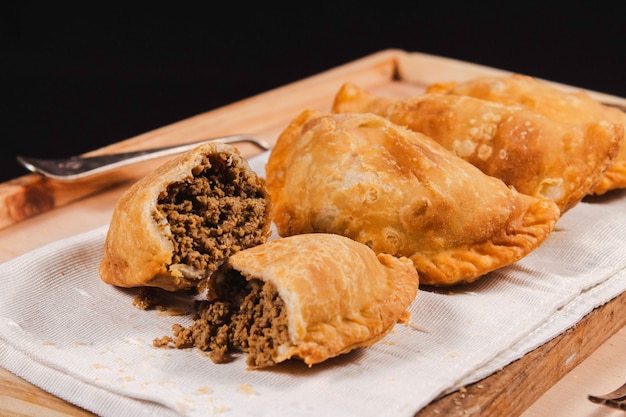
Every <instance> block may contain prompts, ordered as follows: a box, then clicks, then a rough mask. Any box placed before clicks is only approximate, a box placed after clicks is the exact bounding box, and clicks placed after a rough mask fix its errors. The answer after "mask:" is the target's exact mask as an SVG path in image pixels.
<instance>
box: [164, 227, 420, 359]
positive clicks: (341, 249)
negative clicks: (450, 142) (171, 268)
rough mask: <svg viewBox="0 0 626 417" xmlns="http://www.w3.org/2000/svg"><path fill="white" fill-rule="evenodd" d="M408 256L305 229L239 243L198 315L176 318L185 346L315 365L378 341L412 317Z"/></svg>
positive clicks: (413, 289)
mask: <svg viewBox="0 0 626 417" xmlns="http://www.w3.org/2000/svg"><path fill="white" fill-rule="evenodd" d="M418 284H419V282H418V275H417V272H416V271H415V268H414V266H413V264H412V263H411V261H410V260H408V259H406V258H396V257H393V256H391V255H387V254H378V255H377V254H375V253H374V252H373V251H372V250H371V249H370V248H368V247H367V246H365V245H363V244H361V243H358V242H355V241H353V240H351V239H349V238H346V237H343V236H339V235H333V234H324V233H317V234H303V235H297V236H291V237H287V238H284V239H276V240H272V241H270V242H268V243H266V244H264V245H260V246H256V247H254V248H251V249H246V250H243V251H240V252H238V253H236V254H234V255H233V256H231V257H230V259H229V260H228V262H227V263H226V264H224V266H223V267H222V268H221V269H220V270H219V271H218V272H217V273H216V274H215V275H214V276H213V277H212V278H211V279H210V280H209V289H210V297H208V299H207V300H206V301H203V302H202V303H201V304H200V306H199V308H198V318H197V319H196V320H195V322H194V324H193V325H192V326H190V327H189V328H187V329H185V328H182V327H175V329H174V330H175V336H174V338H173V339H172V338H170V339H166V340H165V341H166V342H172V343H174V344H175V345H177V346H179V347H191V346H195V347H197V348H200V349H202V350H206V351H210V352H211V353H210V356H211V358H212V359H213V360H214V361H215V362H218V363H219V362H224V361H226V360H227V359H228V356H229V353H230V352H231V351H232V350H237V351H243V352H245V353H246V354H247V364H248V365H249V366H250V367H251V368H263V367H268V366H273V365H275V364H277V363H280V362H283V361H285V360H288V359H290V358H299V359H301V360H303V361H304V362H305V363H306V364H307V365H309V366H312V365H314V364H317V363H320V362H323V361H325V360H327V359H329V358H332V357H335V356H338V355H341V354H344V353H347V352H349V351H351V350H353V349H356V348H360V347H365V346H370V345H372V344H374V343H376V342H377V341H379V340H380V339H382V338H383V337H384V336H385V335H386V334H387V333H389V331H390V330H391V329H392V328H393V326H394V325H395V324H396V323H397V322H398V321H401V320H406V319H408V312H407V308H408V306H409V304H410V303H411V302H412V301H413V299H414V298H415V296H416V294H417V291H418Z"/></svg>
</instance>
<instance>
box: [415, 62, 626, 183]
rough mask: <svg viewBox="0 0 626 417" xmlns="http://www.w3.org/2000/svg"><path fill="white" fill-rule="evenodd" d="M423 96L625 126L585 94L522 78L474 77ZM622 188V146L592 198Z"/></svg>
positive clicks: (625, 162)
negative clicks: (469, 100) (446, 96)
mask: <svg viewBox="0 0 626 417" xmlns="http://www.w3.org/2000/svg"><path fill="white" fill-rule="evenodd" d="M426 92H427V93H446V94H456V95H462V96H472V97H477V98H481V99H485V100H490V101H495V102H498V103H502V104H506V105H522V106H524V107H527V108H529V109H531V110H534V111H536V112H537V113H540V114H543V115H544V116H546V117H549V118H551V119H554V120H558V121H561V122H566V123H589V122H600V121H602V120H608V121H610V122H613V123H617V124H620V125H622V126H626V113H624V112H623V111H621V110H619V109H617V108H615V107H611V106H608V105H605V104H602V103H601V102H599V101H598V100H595V99H594V98H592V97H591V96H590V95H589V94H588V93H587V92H585V91H582V90H580V91H563V90H562V89H559V88H557V87H555V86H553V85H551V84H549V83H547V82H545V81H542V80H538V79H537V78H534V77H530V76H527V75H522V74H512V75H510V76H500V77H498V76H484V77H477V78H474V79H471V80H468V81H465V82H462V83H455V82H449V83H438V84H434V85H431V86H429V87H428V89H427V90H426ZM618 188H626V145H624V144H622V147H621V148H620V151H619V154H618V155H617V157H616V158H615V160H614V161H613V164H612V165H611V166H610V167H609V168H608V170H607V171H606V173H605V174H604V176H603V177H602V179H601V180H600V182H599V183H598V184H597V185H596V186H595V187H594V188H593V190H592V193H593V194H604V193H606V192H607V191H610V190H613V189H618Z"/></svg>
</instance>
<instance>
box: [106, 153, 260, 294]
mask: <svg viewBox="0 0 626 417" xmlns="http://www.w3.org/2000/svg"><path fill="white" fill-rule="evenodd" d="M271 209H272V205H271V199H270V196H269V193H268V192H267V189H266V187H265V182H264V180H263V179H262V178H260V177H258V176H257V174H256V173H255V172H254V171H253V170H252V169H251V168H250V167H249V165H248V163H247V161H246V160H245V159H244V158H242V157H241V155H240V154H239V151H238V150H237V149H236V148H234V147H233V146H231V145H228V144H221V143H211V142H209V143H206V144H203V145H200V146H198V147H197V148H195V149H193V150H192V151H189V152H187V153H186V154H183V155H180V156H179V157H177V158H173V159H171V160H169V161H167V162H166V163H164V164H163V165H161V166H160V167H159V168H157V169H156V170H154V171H153V172H151V173H149V174H148V175H146V176H145V177H144V178H142V179H140V180H139V181H137V182H136V183H135V184H133V186H132V187H130V188H129V189H128V190H127V191H126V192H125V193H124V194H123V195H122V197H121V198H120V199H119V200H118V202H117V205H116V206H115V208H114V211H113V215H112V217H111V222H110V224H109V229H108V232H107V236H106V242H105V246H104V257H103V259H102V262H101V264H100V269H99V270H100V276H101V278H102V280H103V281H104V282H106V283H108V284H113V285H116V286H120V287H140V286H148V287H160V288H163V289H165V290H170V291H175V290H181V289H188V288H193V287H195V286H197V285H199V284H200V283H202V281H204V280H205V279H206V278H207V277H208V276H209V275H210V274H211V273H212V272H213V271H215V270H216V269H217V268H218V267H219V266H220V265H221V264H222V263H224V261H225V260H226V259H227V258H228V256H229V255H231V254H232V253H235V252H237V251H239V250H241V249H245V248H248V247H251V246H255V245H258V244H261V243H264V242H265V241H266V240H267V239H268V238H269V236H270V234H271V230H270V225H271Z"/></svg>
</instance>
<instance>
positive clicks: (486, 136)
mask: <svg viewBox="0 0 626 417" xmlns="http://www.w3.org/2000/svg"><path fill="white" fill-rule="evenodd" d="M333 111H334V112H370V111H371V112H375V113H377V114H379V115H380V116H383V117H385V118H387V119H388V120H390V121H391V122H393V123H396V124H399V125H402V126H406V127H408V128H409V129H411V130H414V131H417V132H420V133H423V134H425V135H427V136H429V137H431V138H432V139H434V140H435V141H437V142H438V143H440V144H441V145H443V146H444V147H445V148H446V149H449V150H451V151H453V152H454V153H455V154H456V155H457V156H459V157H461V158H463V159H464V160H466V161H468V162H470V163H471V164H472V165H474V166H476V167H478V168H479V169H480V170H481V171H483V172H484V173H486V174H488V175H491V176H494V177H497V178H500V179H501V180H503V181H504V182H505V183H506V184H507V185H510V186H513V187H515V189H516V190H517V191H519V192H521V193H524V194H528V195H532V196H535V197H540V198H547V199H550V200H552V201H554V202H556V203H557V205H558V206H559V208H560V209H561V213H565V212H566V211H567V210H569V209H571V208H572V207H574V206H575V205H576V204H578V203H579V202H580V201H581V200H582V199H583V198H584V197H585V196H586V195H588V194H589V193H591V192H592V190H593V189H594V188H595V187H596V185H597V184H598V183H599V181H600V180H601V178H602V177H603V176H604V174H605V172H606V171H607V169H608V168H609V167H610V166H611V165H612V164H613V161H614V160H615V158H616V157H617V155H618V152H619V150H620V147H621V144H622V141H623V140H624V128H623V126H622V125H620V124H614V123H611V122H608V121H599V122H589V123H578V124H574V123H565V122H560V121H557V120H554V119H551V118H548V117H546V116H543V115H541V114H539V113H537V112H535V111H533V110H529V109H528V108H525V107H523V106H518V105H515V106H512V105H504V104H501V103H497V102H493V101H488V100H483V99H479V98H475V97H471V96H460V95H452V94H436V93H429V94H421V95H418V96H413V97H409V98H404V99H389V98H379V97H375V96H374V95H372V94H370V93H369V92H367V91H365V90H363V89H361V88H359V87H358V86H356V85H353V84H346V85H344V86H343V87H342V89H341V90H340V91H339V92H338V94H337V95H336V97H335V102H334V105H333Z"/></svg>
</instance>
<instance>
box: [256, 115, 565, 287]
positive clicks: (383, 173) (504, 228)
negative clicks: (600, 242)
mask: <svg viewBox="0 0 626 417" xmlns="http://www.w3.org/2000/svg"><path fill="white" fill-rule="evenodd" d="M266 174H267V187H268V189H269V192H270V195H271V196H272V201H273V204H274V214H273V219H274V222H275V224H276V227H277V231H278V233H279V234H280V235H281V236H289V235H295V234H301V233H311V232H325V233H337V234H341V235H344V236H348V237H350V238H352V239H354V240H356V241H358V242H362V243H364V244H366V245H367V246H369V247H371V248H372V249H373V250H374V251H375V252H377V253H389V254H392V255H395V256H405V257H408V258H410V259H411V260H412V261H413V263H414V265H415V267H416V269H417V271H418V273H419V275H420V283H423V284H430V285H442V286H448V285H453V284H457V283H461V282H472V281H475V280H476V279H478V278H479V277H481V276H482V275H484V274H486V273H487V272H489V271H492V270H494V269H496V268H499V267H502V266H505V265H508V264H510V263H513V262H515V261H517V260H519V259H521V258H522V257H523V256H525V255H526V254H528V253H529V252H530V251H532V250H533V249H535V248H536V247H537V246H539V245H540V244H541V242H543V240H544V239H545V238H546V236H548V234H549V233H550V232H551V231H552V229H553V227H554V225H555V223H556V221H557V219H558V218H559V209H558V207H557V206H556V205H555V204H554V203H553V202H552V201H550V200H546V199H540V198H535V197H532V196H528V195H524V194H521V193H518V192H517V191H515V190H514V189H511V188H509V187H507V186H506V185H505V184H504V183H503V182H502V181H501V180H499V179H497V178H494V177H490V176H488V175H485V174H484V173H482V172H481V171H480V170H479V169H477V168H476V167H474V166H473V165H471V164H469V163H468V162H466V161H464V160H463V159H461V158H459V157H457V156H455V155H454V154H453V153H452V152H450V151H448V150H447V149H445V148H443V147H442V146H441V145H439V144H438V143H436V142H435V141H433V140H432V139H430V138H428V137H426V136H425V135H423V134H421V133H418V132H414V131H411V130H409V129H406V128H404V127H401V126H397V125H395V124H393V123H391V122H389V121H388V120H386V119H384V118H382V117H380V116H376V115H374V114H372V113H343V114H321V113H318V112H313V111H305V112H303V113H302V114H301V115H300V116H299V117H297V118H296V119H295V120H294V121H293V122H292V123H291V124H290V125H289V126H288V127H287V128H286V130H285V131H284V132H283V133H282V134H281V135H280V136H279V138H278V141H277V143H276V146H275V148H274V149H273V151H272V153H271V154H270V157H269V160H268V163H267V165H266Z"/></svg>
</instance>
